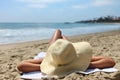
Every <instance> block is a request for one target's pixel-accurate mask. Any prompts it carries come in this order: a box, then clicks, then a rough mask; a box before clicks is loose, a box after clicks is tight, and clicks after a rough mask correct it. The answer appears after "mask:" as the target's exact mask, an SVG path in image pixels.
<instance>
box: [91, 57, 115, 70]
mask: <svg viewBox="0 0 120 80" xmlns="http://www.w3.org/2000/svg"><path fill="white" fill-rule="evenodd" d="M114 65H115V61H114V60H113V59H112V58H109V57H103V56H93V57H92V60H91V62H90V65H89V68H108V67H113V66H114Z"/></svg>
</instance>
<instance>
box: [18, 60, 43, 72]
mask: <svg viewBox="0 0 120 80" xmlns="http://www.w3.org/2000/svg"><path fill="white" fill-rule="evenodd" d="M42 60H43V59H38V60H34V59H33V60H25V61H22V62H21V63H20V64H19V65H18V66H17V68H18V70H19V71H22V72H31V71H40V63H41V62H42Z"/></svg>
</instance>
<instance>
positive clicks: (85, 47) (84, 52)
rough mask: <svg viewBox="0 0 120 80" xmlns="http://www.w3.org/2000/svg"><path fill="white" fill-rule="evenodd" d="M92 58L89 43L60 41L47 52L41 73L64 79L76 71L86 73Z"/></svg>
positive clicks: (41, 66)
mask: <svg viewBox="0 0 120 80" xmlns="http://www.w3.org/2000/svg"><path fill="white" fill-rule="evenodd" d="M91 57H92V48H91V46H90V44H89V43H88V42H77V43H71V42H69V41H67V40H63V39H58V40H57V41H55V42H54V43H53V44H52V45H51V46H50V47H49V48H48V50H47V54H46V56H45V58H44V59H43V61H42V63H41V65H40V68H41V72H43V73H45V74H48V75H50V76H54V77H64V76H65V75H67V74H69V73H72V72H75V71H85V70H86V69H87V68H88V66H89V63H90V61H91Z"/></svg>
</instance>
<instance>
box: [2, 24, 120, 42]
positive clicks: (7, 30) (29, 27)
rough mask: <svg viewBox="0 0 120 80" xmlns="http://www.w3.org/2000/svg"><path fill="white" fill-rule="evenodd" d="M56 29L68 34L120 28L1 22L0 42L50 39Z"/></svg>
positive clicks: (118, 26) (114, 26) (117, 28)
mask: <svg viewBox="0 0 120 80" xmlns="http://www.w3.org/2000/svg"><path fill="white" fill-rule="evenodd" d="M56 29H61V30H62V32H63V34H64V35H66V36H73V35H79V34H89V33H96V32H106V31H111V30H120V24H112V23H69V24H65V23H0V44H9V43H19V42H26V41H34V40H42V39H49V38H51V36H52V35H53V33H54V31H55V30H56Z"/></svg>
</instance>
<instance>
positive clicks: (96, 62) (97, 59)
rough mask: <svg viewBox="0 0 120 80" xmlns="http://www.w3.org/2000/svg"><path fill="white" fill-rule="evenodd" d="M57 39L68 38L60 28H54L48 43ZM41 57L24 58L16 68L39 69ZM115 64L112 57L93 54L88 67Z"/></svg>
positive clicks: (28, 70) (24, 70) (29, 70)
mask: <svg viewBox="0 0 120 80" xmlns="http://www.w3.org/2000/svg"><path fill="white" fill-rule="evenodd" d="M57 39H64V40H68V39H67V37H65V36H63V35H62V33H61V31H60V30H56V31H55V33H54V35H53V36H52V38H51V40H50V43H49V44H50V45H51V44H52V43H54V42H55V41H56V40H57ZM42 60H43V58H41V59H38V60H34V59H32V60H25V61H22V62H21V63H20V64H18V66H17V68H18V70H19V71H22V72H32V71H40V64H41V62H42ZM114 65H115V61H114V60H113V59H112V58H109V57H104V56H93V57H92V59H91V62H90V64H89V67H88V68H107V67H113V66H114Z"/></svg>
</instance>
